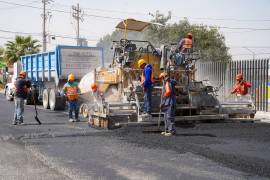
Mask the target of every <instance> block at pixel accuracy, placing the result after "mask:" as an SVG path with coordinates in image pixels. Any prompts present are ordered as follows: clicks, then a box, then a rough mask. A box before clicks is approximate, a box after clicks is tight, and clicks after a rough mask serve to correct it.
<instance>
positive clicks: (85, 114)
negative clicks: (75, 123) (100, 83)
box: [79, 103, 89, 118]
mask: <svg viewBox="0 0 270 180" xmlns="http://www.w3.org/2000/svg"><path fill="white" fill-rule="evenodd" d="M79 112H80V114H81V115H82V117H83V118H88V117H89V108H88V105H87V104H86V103H82V104H81V105H80V110H79Z"/></svg>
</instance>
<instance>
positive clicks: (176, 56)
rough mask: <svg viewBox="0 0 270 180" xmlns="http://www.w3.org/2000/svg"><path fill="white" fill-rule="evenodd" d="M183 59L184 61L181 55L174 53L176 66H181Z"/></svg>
mask: <svg viewBox="0 0 270 180" xmlns="http://www.w3.org/2000/svg"><path fill="white" fill-rule="evenodd" d="M183 59H184V55H183V54H182V53H176V54H175V63H176V65H178V66H179V65H181V64H183Z"/></svg>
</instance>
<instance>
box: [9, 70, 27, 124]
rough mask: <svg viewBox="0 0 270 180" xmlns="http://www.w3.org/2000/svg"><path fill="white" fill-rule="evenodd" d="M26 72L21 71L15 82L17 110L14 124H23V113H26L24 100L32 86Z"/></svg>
mask: <svg viewBox="0 0 270 180" xmlns="http://www.w3.org/2000/svg"><path fill="white" fill-rule="evenodd" d="M25 78H26V72H25V71H21V72H20V74H19V76H18V77H17V78H16V80H15V82H14V88H15V89H14V101H15V112H14V119H13V125H17V124H19V125H22V124H24V123H23V113H24V100H25V99H26V98H27V93H28V91H29V88H30V87H31V82H30V81H27V80H25Z"/></svg>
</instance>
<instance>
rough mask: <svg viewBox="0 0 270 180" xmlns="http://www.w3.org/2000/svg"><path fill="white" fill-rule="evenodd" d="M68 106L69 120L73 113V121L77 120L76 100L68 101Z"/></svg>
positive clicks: (77, 106) (77, 105) (77, 108)
mask: <svg viewBox="0 0 270 180" xmlns="http://www.w3.org/2000/svg"><path fill="white" fill-rule="evenodd" d="M68 105H69V114H68V115H69V119H72V118H73V116H72V112H73V111H74V113H75V119H78V118H79V103H78V100H75V101H68Z"/></svg>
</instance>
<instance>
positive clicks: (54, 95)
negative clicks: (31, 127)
mask: <svg viewBox="0 0 270 180" xmlns="http://www.w3.org/2000/svg"><path fill="white" fill-rule="evenodd" d="M49 104H50V109H51V110H52V111H56V110H64V109H65V99H64V97H62V96H60V93H59V92H58V91H56V90H53V89H52V90H51V91H50V95H49Z"/></svg>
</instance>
